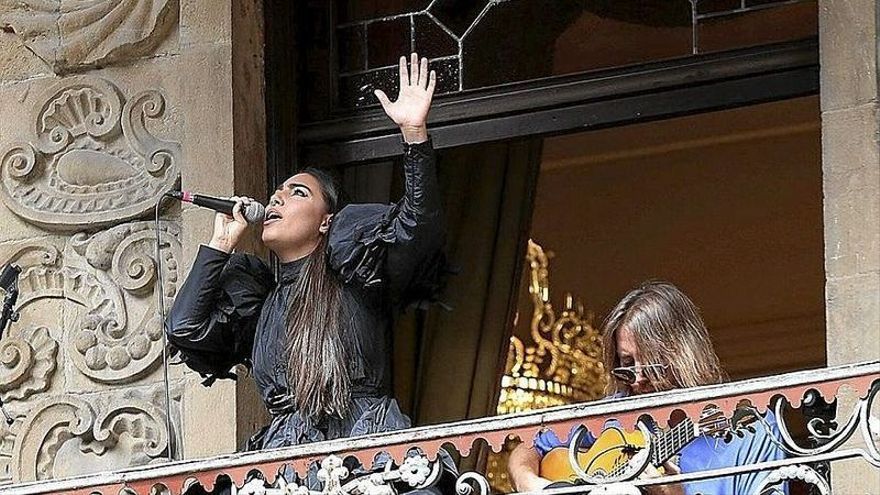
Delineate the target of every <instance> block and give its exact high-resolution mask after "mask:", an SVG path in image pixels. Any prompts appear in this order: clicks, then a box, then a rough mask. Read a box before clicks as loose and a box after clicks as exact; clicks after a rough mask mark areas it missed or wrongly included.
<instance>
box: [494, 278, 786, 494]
mask: <svg viewBox="0 0 880 495" xmlns="http://www.w3.org/2000/svg"><path fill="white" fill-rule="evenodd" d="M603 334H604V342H603V347H604V349H603V350H604V361H605V369H606V370H611V377H610V379H609V381H608V390H607V391H608V395H609V397H611V398H616V397H626V396H632V395H640V394H646V393H650V392H659V391H664V390H671V389H676V388H686V387H696V386H700V385H710V384H716V383H721V382H723V381H724V380H725V379H726V374H725V372H724V370H723V369H722V368H721V365H720V363H719V360H718V356H717V355H716V354H715V350H714V349H713V347H712V341H711V340H710V339H709V333H708V331H707V330H706V326H705V324H704V323H703V319H702V318H701V317H700V314H699V311H698V310H697V307H696V306H695V305H694V303H693V302H692V301H691V300H690V299H689V298H688V297H687V296H686V295H685V294H684V293H682V292H681V291H680V290H679V289H678V288H677V287H675V286H674V285H672V284H670V283H667V282H658V281H649V282H646V283H644V284H642V285H641V286H640V287H638V288H636V289H634V290H632V291H630V292H629V293H628V294H627V295H626V296H625V297H624V298H623V300H621V301H620V302H619V303H618V304H617V306H616V307H615V308H614V309H613V310H612V311H611V313H610V314H609V315H608V317H607V319H606V320H605V324H604V328H603ZM765 422H766V423H767V424H768V425H769V426H770V428H771V430H772V431H769V432H768V431H767V429H766V428H764V427H762V426H761V425H760V424H758V425H756V427H755V432H754V433H751V432H746V434H745V436H744V437H743V438H740V437H734V438H733V440H731V441H730V442H724V441H722V440H720V439H716V438H709V437H706V436H701V437H697V438H696V439H695V440H694V441H692V442H691V443H689V444H687V445H686V446H685V447H684V448H683V449H681V451H680V458H679V463H678V465H676V464H673V463H671V462H667V463H666V464H665V465H664V468H665V470H666V472H667V474H678V473H679V472H684V473H689V472H695V471H705V470H709V469H719V468H725V467H732V466H736V465H745V464H754V463H757V462H763V461H770V460H777V459H782V458H784V457H785V454H784V452H783V451H782V450H781V449H780V448H779V447H778V446H777V444H775V443H773V441H772V439H771V438H769V435H774V436H778V430H777V428H776V420H775V418H774V417H773V415H772V414H771V413H769V412H768V413H767V416H766V418H765ZM607 426H609V425H606V427H607ZM572 434H573V432H572ZM586 437H587V438H586V439H585V441H584V442H585V444H583V445H581V447H583V448H585V449H586V448H589V447H590V445H592V443H593V442H594V441H595V439H594V438H593V437H592V436H591V435H586ZM569 438H571V435H569ZM568 445H569V440H568V439H566V440H561V439H559V438H557V437H556V435H555V434H554V433H553V432H552V431H551V430H547V431H545V432H543V433H540V434H539V435H538V436H537V438H536V439H535V440H534V442H524V443H522V444H521V445H519V446H518V447H517V448H516V449H515V450H514V451H513V453H512V454H511V456H510V461H509V465H508V469H509V470H510V476H511V480H512V481H513V484H514V486H515V487H516V489H517V491H520V492H526V491H538V490H541V489H543V488H544V487H546V486H547V485H549V484H550V483H551V481H550V480H548V479H545V478H542V477H541V476H540V472H539V471H540V464H541V459H542V458H543V456H544V455H546V454H547V452H549V451H550V450H552V449H554V448H559V447H567V446H568ZM658 476H660V473H659V471H658V470H657V469H656V468H654V467H653V466H651V465H649V466H648V469H647V470H646V471H645V472H644V473H642V475H641V477H642V478H654V477H658ZM764 476H766V475H765V474H764V473H747V474H742V475H737V476H727V477H724V478H717V479H710V480H705V481H697V482H690V483H685V484H681V485H654V486H650V487H645V488H644V490H645V492H646V493H647V494H649V495H682V494H684V495H695V494H698V493H700V494H703V495H746V494H749V495H751V494H752V493H754V489H755V488H756V487H757V486H758V484H759V483H760V482H761V480H762V479H763V478H764ZM786 491H787V489H786V488H785V487H783V488H782V489H780V490H777V492H776V493H777V494H781V493H785V492H786Z"/></svg>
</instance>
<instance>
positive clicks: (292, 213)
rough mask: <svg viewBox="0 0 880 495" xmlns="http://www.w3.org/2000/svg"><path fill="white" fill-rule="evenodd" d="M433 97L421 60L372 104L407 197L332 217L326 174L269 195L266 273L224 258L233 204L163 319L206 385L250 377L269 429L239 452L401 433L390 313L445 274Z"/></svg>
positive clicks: (333, 199)
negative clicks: (274, 264) (238, 370)
mask: <svg viewBox="0 0 880 495" xmlns="http://www.w3.org/2000/svg"><path fill="white" fill-rule="evenodd" d="M435 85H436V75H435V73H434V71H433V70H432V71H429V70H428V60H427V59H425V58H423V59H421V60H419V58H418V56H417V55H416V54H412V58H411V62H410V64H407V60H406V58H405V57H401V61H400V93H399V95H398V98H397V100H396V101H394V102H391V101H390V100H389V98H388V97H387V96H386V95H385V93H383V92H382V91H376V96H377V98H378V99H379V101H380V103H381V104H382V107H383V108H384V110H385V112H386V114H387V115H388V116H389V117H390V118H391V119H392V120H393V121H394V122H395V123H396V124H397V125H398V126H399V127H400V131H401V134H402V137H403V153H404V159H403V163H404V165H403V167H404V174H405V194H404V196H403V198H402V199H401V200H400V201H399V202H397V203H396V204H393V205H377V204H354V205H348V206H346V207H344V208H343V207H341V206H342V205H341V204H340V191H339V190H338V189H337V186H336V185H335V184H334V182H333V180H332V179H331V177H330V175H328V174H327V173H326V172H324V171H322V170H320V169H315V168H309V169H306V170H304V171H303V172H300V173H298V174H296V175H294V176H292V177H290V178H288V179H287V180H286V181H284V183H283V184H282V185H280V186H279V187H278V188H277V190H276V191H275V192H274V194H272V196H271V198H270V200H269V203H268V206H267V209H266V219H265V222H264V223H263V226H262V227H263V230H262V236H261V237H262V241H263V243H264V244H265V246H266V247H267V248H268V249H269V250H271V251H272V252H273V253H274V254H275V256H277V257H278V259H279V260H280V274H279V277H278V278H277V280H276V278H275V276H274V275H273V273H272V271H271V270H270V269H269V267H268V266H267V264H266V263H265V262H264V261H263V260H261V259H259V258H257V257H255V256H252V255H249V254H242V253H235V252H234V249H235V247H236V245H237V243H238V241H239V239H240V238H241V236H242V234H243V233H244V232H245V230H246V229H247V228H248V224H247V223H246V222H245V220H244V217H243V216H242V214H241V207H242V205H243V204H246V203H247V202H248V201H251V200H250V199H249V198H235V199H236V201H237V205H236V208H235V210H234V213H233V215H232V216H229V215H225V214H222V213H218V214H217V215H216V217H215V220H214V232H213V235H212V237H211V240H210V242H209V243H208V244H207V245H202V246H200V247H199V251H198V254H197V256H196V259H195V262H194V263H193V266H192V270H191V271H190V273H189V275H188V277H187V280H186V282H185V283H184V284H183V287H182V288H181V290H180V293H179V295H178V296H177V299H176V301H175V303H174V307H173V309H172V310H171V313H170V315H169V317H168V320H167V326H166V327H167V335H168V338H169V340H170V342H171V343H172V344H173V345H174V347H176V348H177V349H178V350H179V351H180V353H181V355H182V358H183V360H184V362H185V363H186V364H187V365H188V366H189V367H190V368H192V369H193V370H195V371H197V372H199V373H201V374H203V375H204V376H206V377H207V378H208V380H207V382H208V383H210V382H211V381H213V380H214V379H217V378H227V377H230V373H229V372H230V369H231V368H233V366H235V365H236V364H245V365H247V366H248V367H250V369H251V375H252V376H253V378H254V380H256V383H257V386H258V388H259V391H260V394H261V395H262V398H263V401H264V402H265V404H266V407H267V408H268V410H269V412H270V413H271V414H272V421H271V422H270V424H269V425H267V426H266V427H265V428H264V429H263V430H261V431H260V432H259V433H258V434H256V435H255V436H254V437H253V438H252V439H251V441H250V442H249V444H248V449H251V450H253V449H269V448H277V447H283V446H290V445H297V444H302V443H307V442H315V441H320V440H329V439H334V438H340V437H349V436H356V435H365V434H370V433H376V432H383V431H389V430H396V429H400V428H406V427H408V426H410V420H409V418H407V417H406V416H405V415H404V414H403V413H401V411H400V409H399V408H398V405H397V402H396V401H395V399H393V398H392V391H391V388H390V383H391V381H390V378H391V377H390V371H391V362H390V356H391V352H390V351H391V342H390V324H391V320H392V313H393V311H394V310H395V309H396V308H400V307H402V306H405V305H406V304H408V303H410V302H414V301H419V300H424V299H425V298H427V297H430V295H431V294H432V292H433V291H434V290H435V289H436V288H437V286H436V283H435V282H436V280H438V275H439V272H440V271H442V269H443V264H444V263H443V254H442V247H443V243H444V228H443V221H442V220H443V219H442V213H441V207H440V201H439V198H438V190H437V179H436V174H435V170H434V151H433V149H432V145H431V140H430V139H429V137H428V133H427V129H426V125H425V121H426V118H427V115H428V110H429V108H430V105H431V99H432V96H433V93H434V87H435Z"/></svg>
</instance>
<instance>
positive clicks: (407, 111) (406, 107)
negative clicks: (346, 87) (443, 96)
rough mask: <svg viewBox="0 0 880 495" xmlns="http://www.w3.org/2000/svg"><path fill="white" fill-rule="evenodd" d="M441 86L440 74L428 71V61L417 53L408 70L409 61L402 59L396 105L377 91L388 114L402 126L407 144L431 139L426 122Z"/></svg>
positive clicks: (413, 56)
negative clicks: (439, 83)
mask: <svg viewBox="0 0 880 495" xmlns="http://www.w3.org/2000/svg"><path fill="white" fill-rule="evenodd" d="M436 84H437V74H435V73H434V71H433V70H432V71H430V72H429V71H428V59H427V58H422V59H421V61H420V60H419V56H418V55H417V54H415V53H413V54H412V59H411V62H410V64H409V67H407V63H406V57H400V92H399V93H398V94H397V100H395V101H394V102H393V103H392V102H391V100H389V99H388V95H386V94H385V92H384V91H382V90H381V89H377V90H376V91H374V93H375V94H376V98H378V99H379V103H381V104H382V108H383V109H385V113H386V114H388V116H389V117H391V120H393V121H394V123H395V124H397V125H398V126H400V132H402V133H403V139H404V140H405V141H406V142H407V143H420V142H422V141H426V140H427V139H428V129H427V126H426V124H425V123H426V121H427V119H428V110H429V109H430V108H431V98H433V96H434V87H435V86H436Z"/></svg>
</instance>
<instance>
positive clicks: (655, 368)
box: [611, 364, 669, 385]
mask: <svg viewBox="0 0 880 495" xmlns="http://www.w3.org/2000/svg"><path fill="white" fill-rule="evenodd" d="M667 368H669V365H668V364H640V365H638V366H621V367H619V368H614V369H612V370H611V376H613V377H614V378H617V379H618V380H620V381H621V382H623V383H625V384H627V385H632V384H633V383H635V382H636V381H637V380H638V379H639V373H641V375H642V376H644V377H646V378H647V379H648V380H651V381H656V380H659V379H660V378H662V377H663V375H664V374H666V369H667Z"/></svg>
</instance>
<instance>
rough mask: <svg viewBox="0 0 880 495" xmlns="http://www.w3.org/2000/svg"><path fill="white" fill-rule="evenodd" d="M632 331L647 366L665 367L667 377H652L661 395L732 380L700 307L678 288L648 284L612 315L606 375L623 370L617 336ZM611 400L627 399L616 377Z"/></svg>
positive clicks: (606, 329) (608, 327)
mask: <svg viewBox="0 0 880 495" xmlns="http://www.w3.org/2000/svg"><path fill="white" fill-rule="evenodd" d="M621 328H627V329H629V330H630V331H631V332H632V333H633V335H634V337H635V341H636V345H638V348H639V354H640V357H641V360H642V361H643V363H644V364H665V365H668V366H669V367H668V368H667V369H666V372H665V373H664V374H663V375H662V376H658V377H650V378H649V379H650V381H651V385H652V386H653V388H654V390H656V391H663V390H671V389H675V388H686V387H696V386H699V385H709V384H713V383H721V382H723V381H725V380H726V379H727V376H726V374H725V372H724V370H723V369H722V368H721V364H720V362H719V360H718V356H717V355H716V354H715V349H714V347H713V346H712V340H711V339H710V338H709V332H708V331H707V330H706V325H705V323H703V319H702V318H701V317H700V313H699V311H698V310H697V307H696V306H695V305H694V303H693V302H692V301H691V300H690V298H688V297H687V296H686V295H685V294H684V293H683V292H681V290H679V289H678V287H676V286H674V285H672V284H670V283H668V282H663V281H653V280H652V281H648V282H645V283H643V284H642V285H641V286H639V287H638V288H636V289H633V290H631V291H630V292H629V293H628V294H627V295H626V296H624V298H623V299H622V300H621V301H620V302H619V303H618V304H617V306H616V307H615V308H614V309H613V310H611V312H610V313H609V314H608V317H607V318H606V320H605V324H604V326H603V329H604V330H603V334H604V336H603V339H604V342H603V346H604V361H605V369H606V370H611V369H613V368H616V367H618V366H620V358H619V357H618V355H617V332H618V331H620V329H621ZM607 391H608V394H609V395H613V394H620V393H627V392H628V391H629V390H628V389H627V386H626V385H624V384H621V383H619V382H618V380H616V379H614V378H613V377H612V378H611V379H610V380H609V381H608V390H607Z"/></svg>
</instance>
